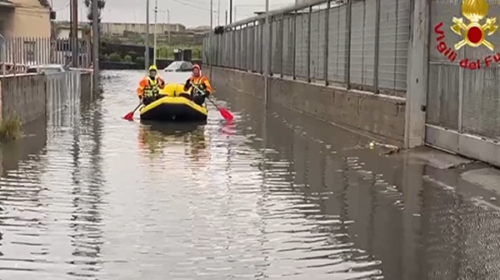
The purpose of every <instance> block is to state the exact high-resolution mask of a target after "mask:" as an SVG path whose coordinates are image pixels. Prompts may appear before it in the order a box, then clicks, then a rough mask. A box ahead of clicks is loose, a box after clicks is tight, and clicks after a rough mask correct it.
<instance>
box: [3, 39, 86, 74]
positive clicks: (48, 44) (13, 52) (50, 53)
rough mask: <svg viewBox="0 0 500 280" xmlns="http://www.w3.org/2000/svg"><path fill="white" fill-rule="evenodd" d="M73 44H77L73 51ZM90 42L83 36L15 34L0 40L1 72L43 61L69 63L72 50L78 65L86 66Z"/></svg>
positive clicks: (18, 70) (12, 71)
mask: <svg viewBox="0 0 500 280" xmlns="http://www.w3.org/2000/svg"><path fill="white" fill-rule="evenodd" d="M72 46H75V47H76V49H77V50H76V51H75V52H73V48H72ZM91 49H92V48H91V44H90V42H88V41H85V40H78V42H77V43H76V42H75V43H72V40H70V39H61V38H58V39H54V38H32V37H15V38H8V37H7V38H3V39H2V40H0V66H1V67H0V75H5V74H15V73H19V72H23V71H24V70H25V68H26V66H30V65H42V64H61V65H67V66H75V65H72V62H73V53H75V54H77V55H78V58H77V59H76V62H77V65H76V67H78V68H89V67H90V64H91Z"/></svg>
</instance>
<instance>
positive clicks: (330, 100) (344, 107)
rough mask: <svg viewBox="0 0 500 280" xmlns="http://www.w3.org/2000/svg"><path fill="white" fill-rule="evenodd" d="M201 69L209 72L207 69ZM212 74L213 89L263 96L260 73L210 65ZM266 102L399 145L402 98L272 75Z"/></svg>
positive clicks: (402, 128) (401, 131)
mask: <svg viewBox="0 0 500 280" xmlns="http://www.w3.org/2000/svg"><path fill="white" fill-rule="evenodd" d="M203 71H205V72H206V73H207V75H209V74H210V71H209V70H208V69H204V70H203ZM212 76H213V81H212V83H213V85H214V87H215V90H216V91H224V92H228V93H230V94H250V95H253V96H255V97H258V98H261V99H264V97H265V96H264V76H262V75H260V74H256V73H251V72H244V71H238V70H232V69H227V68H220V67H213V73H212ZM268 101H269V102H273V103H277V104H280V105H282V106H284V107H287V108H290V109H293V110H297V111H299V112H302V113H305V114H308V115H311V116H314V117H316V118H318V119H321V120H324V121H327V122H329V123H335V124H338V125H341V126H344V127H348V128H353V129H355V130H358V131H360V132H364V133H366V134H370V135H373V136H377V137H379V138H383V139H384V140H385V141H387V142H389V143H391V144H395V145H398V146H402V145H403V141H404V131H405V99H404V98H400V97H394V96H386V95H381V94H374V93H370V92H362V91H356V90H346V89H344V88H335V87H325V86H323V85H318V84H311V83H306V82H301V81H293V80H287V79H281V78H275V77H272V78H270V79H269V96H268Z"/></svg>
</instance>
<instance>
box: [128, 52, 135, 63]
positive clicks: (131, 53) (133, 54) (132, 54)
mask: <svg viewBox="0 0 500 280" xmlns="http://www.w3.org/2000/svg"><path fill="white" fill-rule="evenodd" d="M127 55H129V56H130V57H131V58H132V61H135V59H136V58H137V53H136V52H134V51H129V52H128V53H127Z"/></svg>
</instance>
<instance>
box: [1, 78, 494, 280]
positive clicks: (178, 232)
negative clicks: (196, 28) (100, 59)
mask: <svg viewBox="0 0 500 280" xmlns="http://www.w3.org/2000/svg"><path fill="white" fill-rule="evenodd" d="M142 73H143V72H127V71H124V72H123V71H115V72H113V71H108V72H104V73H103V75H104V77H103V84H104V93H103V94H102V98H100V99H99V100H97V101H94V102H93V103H92V104H82V106H81V107H80V108H70V109H68V110H66V111H64V112H60V113H58V114H56V115H54V116H52V117H51V118H50V119H49V120H48V121H47V123H48V124H47V127H46V129H45V126H44V125H43V124H34V125H32V126H33V127H34V129H31V130H28V131H29V132H30V135H28V137H26V138H25V139H23V140H22V141H19V142H17V143H12V144H9V145H6V146H4V147H3V149H2V172H3V173H2V178H1V180H0V279H2V280H10V279H15V280H22V279H26V280H28V279H30V280H31V279H50V280H57V279H102V280H104V279H106V280H108V279H109V280H126V279H131V280H132V279H151V280H155V279H196V280H198V279H199V280H203V279H211V280H212V279H213V280H222V279H314V280H320V279H335V280H337V279H338V280H348V279H349V280H351V279H389V280H403V279H404V280H431V279H432V280H434V279H435V280H448V279H449V280H456V279H470V280H479V279H481V280H483V279H500V255H498V254H497V252H498V250H499V249H500V248H499V247H500V233H499V231H498V229H499V228H500V215H499V213H500V211H499V210H500V205H497V203H496V202H495V201H496V200H493V199H492V200H491V201H489V202H488V203H487V204H485V203H480V202H484V200H481V199H479V198H478V197H486V198H489V196H491V195H490V194H489V193H488V194H478V193H477V190H476V189H475V188H473V187H470V186H467V185H464V184H461V183H459V182H458V181H459V180H458V179H456V176H453V174H452V175H450V173H444V172H443V171H442V170H438V169H436V168H433V167H432V166H426V165H425V164H423V163H422V162H420V161H418V160H415V159H413V158H412V157H409V156H406V154H400V155H391V156H387V155H385V154H386V152H387V151H386V150H384V149H382V148H379V147H375V148H373V149H371V148H370V147H369V145H368V144H369V143H370V141H371V140H370V139H368V138H365V137H362V136H359V135H356V134H352V133H349V132H346V131H344V130H342V129H340V128H336V127H333V126H330V125H327V124H324V123H322V122H320V121H316V120H312V119H309V118H307V117H305V116H301V115H298V114H297V113H295V112H291V111H287V110H285V109H282V108H281V109H280V108H272V107H271V108H270V109H269V112H268V113H267V114H266V113H265V109H264V107H263V106H262V101H260V100H257V99H255V98H253V97H250V96H248V95H243V94H237V93H216V95H217V96H222V98H221V99H223V100H227V101H228V103H225V102H223V101H221V100H218V101H217V102H218V103H219V104H221V105H223V106H226V107H227V108H229V109H230V110H231V111H232V112H233V113H234V114H235V121H234V123H233V124H226V123H225V122H224V121H223V119H222V118H221V117H220V116H219V113H218V112H217V111H216V110H215V109H214V108H213V107H210V108H211V112H210V115H209V121H208V124H207V125H205V126H172V125H168V126H167V125H153V126H151V125H142V124H140V122H139V121H138V120H136V121H135V122H127V121H124V120H123V119H122V117H123V115H125V114H126V113H127V112H129V111H130V110H132V109H133V108H134V107H135V106H136V105H137V102H138V101H137V98H136V96H135V88H136V86H137V84H138V81H139V79H140V78H141V74H142ZM162 74H164V73H162ZM164 78H165V80H167V81H172V80H177V81H179V82H183V81H185V78H186V76H185V75H184V74H183V75H176V76H170V77H169V76H164ZM136 117H138V116H137V114H136ZM447 172H452V171H447ZM437 177H439V178H443V180H444V181H446V182H451V183H450V185H444V184H442V183H441V184H439V183H436V180H434V179H433V178H437ZM459 184H461V185H460V186H461V187H459ZM499 198H500V197H499Z"/></svg>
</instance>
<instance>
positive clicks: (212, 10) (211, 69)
mask: <svg viewBox="0 0 500 280" xmlns="http://www.w3.org/2000/svg"><path fill="white" fill-rule="evenodd" d="M213 34H214V0H210V34H209V35H208V36H209V37H208V38H209V40H210V48H209V50H210V54H209V58H210V81H211V80H212V76H213V75H212V72H213V67H212V64H213V58H214V56H213V53H214V50H213V48H214V35H213Z"/></svg>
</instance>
